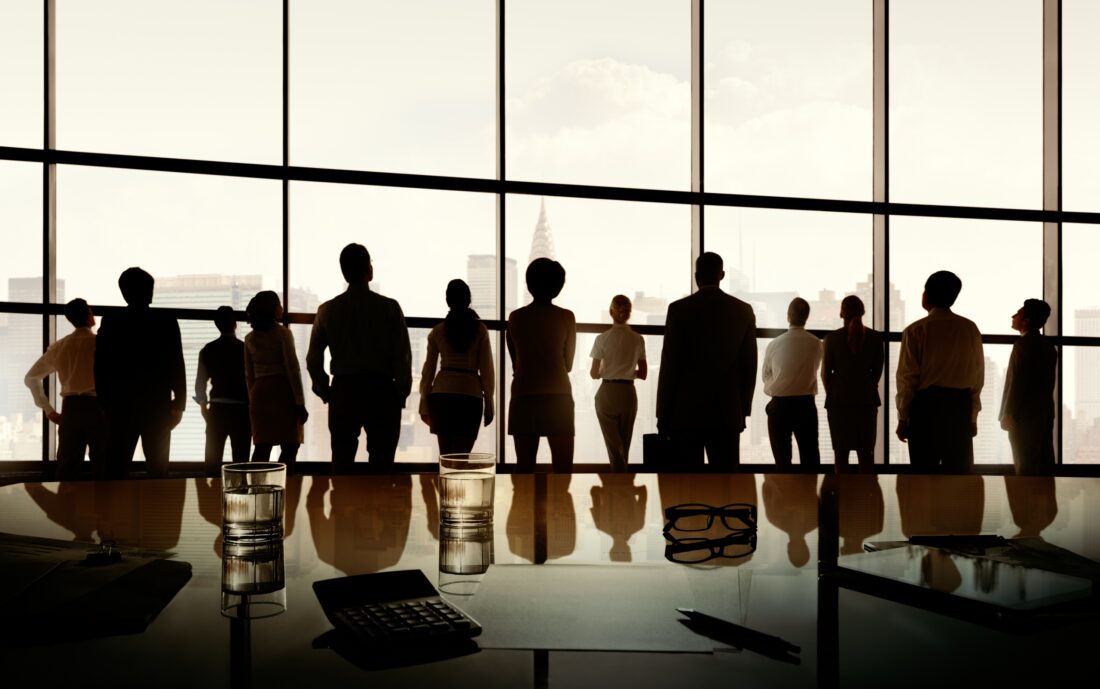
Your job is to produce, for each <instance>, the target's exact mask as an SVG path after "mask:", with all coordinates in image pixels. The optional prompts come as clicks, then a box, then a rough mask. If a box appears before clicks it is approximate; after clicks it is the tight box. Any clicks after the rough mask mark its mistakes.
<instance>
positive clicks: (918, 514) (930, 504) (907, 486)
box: [897, 474, 985, 538]
mask: <svg viewBox="0 0 1100 689" xmlns="http://www.w3.org/2000/svg"><path fill="white" fill-rule="evenodd" d="M897 494H898V513H899V514H900V516H901V532H902V533H903V534H905V537H906V538H909V537H911V536H944V535H952V534H954V535H967V534H977V533H981V530H982V514H983V513H984V511H985V482H984V481H983V480H982V477H980V476H925V475H913V474H901V475H899V476H898V479H897Z"/></svg>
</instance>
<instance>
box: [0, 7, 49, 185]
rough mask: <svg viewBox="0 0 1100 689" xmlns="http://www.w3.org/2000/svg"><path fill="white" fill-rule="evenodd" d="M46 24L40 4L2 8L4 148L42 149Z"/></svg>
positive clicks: (0, 119) (0, 142) (0, 129)
mask: <svg viewBox="0 0 1100 689" xmlns="http://www.w3.org/2000/svg"><path fill="white" fill-rule="evenodd" d="M44 21H45V16H44V14H43V12H42V3H40V2H34V1H33V0H9V1H8V2H5V3H4V4H3V5H2V6H0V93H2V94H4V97H3V102H4V106H3V107H0V146H23V147H27V148H41V147H42V81H43V78H44V77H43V67H42V34H43V32H42V26H43V22H44ZM0 198H6V197H5V196H4V195H2V194H0Z"/></svg>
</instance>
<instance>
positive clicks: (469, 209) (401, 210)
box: [290, 183, 497, 319]
mask: <svg viewBox="0 0 1100 689" xmlns="http://www.w3.org/2000/svg"><path fill="white" fill-rule="evenodd" d="M291 196H292V197H291V204H290V208H291V223H290V228H291V243H290V246H291V250H290V261H291V263H290V270H291V280H290V282H291V284H292V285H294V286H295V287H297V288H301V289H303V290H307V291H309V292H311V293H312V294H314V295H316V297H317V299H319V301H320V302H323V301H325V300H327V299H331V298H332V297H334V296H336V295H337V294H340V293H341V292H343V291H344V290H345V289H347V283H346V282H345V281H344V278H343V276H342V275H341V273H340V251H341V250H342V249H343V248H344V247H345V246H346V245H347V244H349V243H351V242H356V243H359V244H363V245H364V246H366V247H367V249H368V250H369V251H370V255H371V262H372V263H373V264H374V280H373V281H372V282H371V289H372V290H374V291H376V292H379V293H381V294H385V295H386V296H388V297H392V298H394V299H396V300H397V301H398V302H399V303H400V304H401V309H402V311H404V313H405V316H406V317H408V316H438V317H440V318H442V317H443V316H445V315H446V313H447V304H446V301H445V298H444V295H445V292H446V289H447V283H448V282H449V281H450V280H452V279H455V278H460V279H463V280H466V281H467V283H468V284H469V285H470V288H471V291H474V287H475V285H477V286H478V289H477V291H476V292H475V293H474V295H473V298H474V302H475V304H476V305H483V306H482V309H483V310H479V311H478V314H479V315H480V316H481V317H482V318H485V319H492V318H495V317H496V309H495V304H496V303H497V296H496V295H497V291H496V283H495V279H496V278H495V275H496V273H495V272H494V271H495V269H496V260H495V255H496V238H495V232H496V197H495V196H493V195H491V194H465V193H459V192H449V191H423V190H419V189H394V188H390V187H365V186H350V185H340V184H312V183H300V184H297V183H296V184H294V185H293V187H292V189H291Z"/></svg>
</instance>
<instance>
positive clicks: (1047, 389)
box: [1000, 299, 1058, 474]
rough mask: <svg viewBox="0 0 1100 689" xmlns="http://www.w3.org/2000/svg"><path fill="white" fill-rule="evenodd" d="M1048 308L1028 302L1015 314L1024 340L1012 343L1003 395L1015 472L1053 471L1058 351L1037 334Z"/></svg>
mask: <svg viewBox="0 0 1100 689" xmlns="http://www.w3.org/2000/svg"><path fill="white" fill-rule="evenodd" d="M1049 317H1050V305H1049V304H1047V303H1046V302H1045V301H1041V300H1039V299H1028V300H1026V301H1025V302H1024V305H1023V306H1021V307H1020V308H1019V310H1017V311H1016V313H1014V314H1012V329H1013V330H1015V331H1017V332H1019V333H1020V339H1018V340H1016V342H1015V343H1014V344H1013V345H1012V355H1011V356H1010V357H1009V359H1008V370H1007V371H1006V372H1005V389H1004V395H1003V396H1002V397H1001V413H1000V420H1001V428H1003V429H1004V430H1006V431H1008V442H1009V443H1010V444H1011V445H1012V462H1013V463H1014V464H1015V465H1016V473H1017V474H1049V473H1051V472H1053V471H1054V382H1055V378H1056V371H1057V369H1058V350H1057V349H1055V347H1054V345H1052V344H1051V343H1050V342H1049V341H1048V340H1047V338H1046V337H1044V336H1043V335H1042V333H1040V332H1039V330H1040V329H1041V328H1042V327H1043V326H1044V325H1045V324H1046V322H1047V318H1049Z"/></svg>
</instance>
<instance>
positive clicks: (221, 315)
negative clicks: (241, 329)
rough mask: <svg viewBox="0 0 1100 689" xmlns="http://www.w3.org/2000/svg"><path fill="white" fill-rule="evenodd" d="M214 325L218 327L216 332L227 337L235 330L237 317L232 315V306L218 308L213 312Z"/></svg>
mask: <svg viewBox="0 0 1100 689" xmlns="http://www.w3.org/2000/svg"><path fill="white" fill-rule="evenodd" d="M214 325H216V326H218V332H220V333H221V334H222V335H228V334H229V333H231V332H233V331H234V330H236V329H237V315H236V314H234V313H233V307H232V306H219V307H218V310H217V311H215V312H214Z"/></svg>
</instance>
